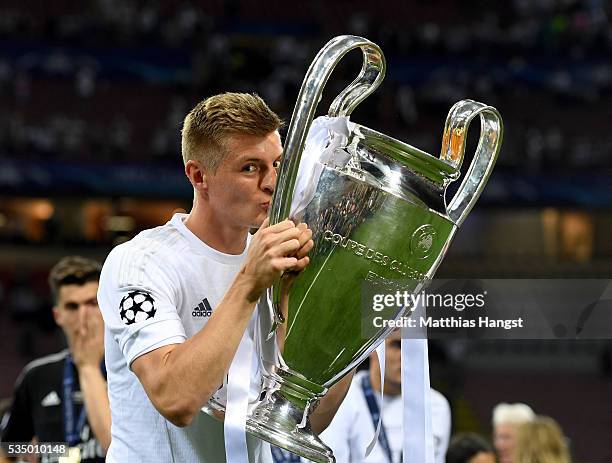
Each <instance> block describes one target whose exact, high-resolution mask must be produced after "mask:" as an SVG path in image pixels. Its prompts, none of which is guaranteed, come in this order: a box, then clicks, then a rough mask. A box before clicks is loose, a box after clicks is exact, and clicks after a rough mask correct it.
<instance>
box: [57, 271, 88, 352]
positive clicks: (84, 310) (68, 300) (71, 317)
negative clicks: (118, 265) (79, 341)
mask: <svg viewBox="0 0 612 463" xmlns="http://www.w3.org/2000/svg"><path fill="white" fill-rule="evenodd" d="M97 292H98V282H97V281H89V282H87V283H85V284H84V285H63V286H60V287H59V291H58V295H57V303H56V304H55V307H53V317H54V318H55V323H57V324H58V325H59V326H60V327H61V328H62V330H63V331H64V333H65V335H66V338H67V339H68V344H69V345H70V344H71V343H72V340H73V339H74V336H75V333H76V332H77V331H78V330H79V328H80V326H81V323H84V321H85V320H86V318H87V317H88V316H91V315H92V314H93V315H95V316H98V315H99V312H100V309H99V308H98V299H97ZM94 311H95V312H94Z"/></svg>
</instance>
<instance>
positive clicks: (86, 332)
mask: <svg viewBox="0 0 612 463" xmlns="http://www.w3.org/2000/svg"><path fill="white" fill-rule="evenodd" d="M70 350H71V352H72V359H73V361H74V364H75V365H76V367H77V369H78V370H80V369H81V368H82V367H84V366H94V367H95V368H97V369H99V368H100V362H101V361H102V359H103V358H104V320H103V319H102V314H101V313H100V310H99V309H98V308H97V307H96V308H88V307H85V308H82V309H81V314H80V320H79V328H78V329H77V331H76V332H75V333H74V334H73V336H72V342H71V345H70Z"/></svg>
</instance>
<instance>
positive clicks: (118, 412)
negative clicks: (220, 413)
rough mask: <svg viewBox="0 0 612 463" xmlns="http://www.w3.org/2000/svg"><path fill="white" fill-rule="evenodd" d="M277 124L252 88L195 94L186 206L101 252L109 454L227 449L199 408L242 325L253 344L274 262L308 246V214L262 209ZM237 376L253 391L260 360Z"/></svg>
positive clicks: (275, 159) (127, 456)
mask: <svg viewBox="0 0 612 463" xmlns="http://www.w3.org/2000/svg"><path fill="white" fill-rule="evenodd" d="M280 125H281V121H280V119H279V118H278V116H277V115H276V114H275V113H273V112H272V111H271V110H270V109H269V108H268V106H267V105H266V104H265V103H264V101H263V100H262V99H261V98H259V97H257V96H255V95H250V94H240V93H225V94H221V95H216V96H212V97H210V98H207V99H206V100H204V101H202V102H200V103H198V104H197V105H196V106H195V108H193V110H192V111H191V112H190V113H189V114H188V115H187V117H186V118H185V121H184V125H183V130H182V155H183V161H184V165H185V174H186V176H187V177H188V179H189V181H190V183H191V185H192V187H193V192H194V199H193V207H192V210H191V212H190V213H189V214H188V215H185V214H176V215H174V217H173V218H172V219H171V220H170V221H169V222H168V223H167V224H165V225H163V226H160V227H157V228H154V229H151V230H147V231H144V232H142V233H140V234H139V235H138V236H136V237H135V238H134V239H132V240H131V241H129V242H127V243H124V244H122V245H120V246H118V247H116V248H115V249H114V250H113V251H112V252H111V253H110V255H109V256H108V258H107V260H106V262H105V264H104V268H103V270H102V276H101V282H100V290H99V293H98V296H99V299H100V306H101V309H102V313H103V316H104V321H105V326H106V341H105V342H106V365H107V369H108V381H109V396H110V405H111V412H112V418H113V429H112V443H111V447H110V450H109V452H108V456H107V461H108V462H111V463H113V462H125V461H129V462H130V463H138V462H147V463H148V462H150V461H172V462H175V463H179V462H195V461H199V462H210V463H220V462H223V461H225V446H224V428H223V423H221V422H219V421H217V420H215V419H213V418H211V417H209V416H208V415H206V414H204V413H203V412H201V411H200V409H201V408H202V406H203V405H204V404H206V402H207V401H208V400H209V399H210V398H211V397H212V396H213V395H214V397H215V398H216V399H217V400H219V401H221V402H223V401H224V400H225V396H226V391H227V387H226V386H225V385H224V383H225V381H226V375H227V373H228V370H229V368H230V365H231V363H232V361H233V359H234V356H235V354H236V352H237V349H238V347H239V345H241V344H240V343H241V339H242V338H243V335H244V334H245V332H246V333H247V336H245V340H246V341H244V342H246V343H247V348H248V352H249V353H250V352H252V350H253V349H254V346H253V336H254V334H253V333H254V330H255V326H254V323H255V321H254V316H255V312H256V311H255V309H256V304H257V301H258V299H259V298H260V297H261V296H262V294H263V293H264V291H265V290H266V289H267V288H268V287H269V286H270V285H271V284H272V283H273V282H274V281H275V280H276V279H277V278H279V277H280V276H281V274H282V273H283V272H299V271H301V270H303V269H304V268H305V267H306V265H308V262H309V260H308V256H307V253H308V252H309V251H310V249H311V248H312V247H313V242H312V240H311V236H312V233H311V231H310V230H309V229H308V227H307V226H306V225H304V224H300V225H297V226H296V225H295V224H294V223H293V222H292V221H290V220H285V221H283V222H280V223H278V224H275V225H272V226H270V225H269V224H268V221H267V218H266V217H267V214H268V208H269V206H270V201H271V198H272V193H273V191H274V186H275V184H276V175H277V169H278V167H279V164H280V159H281V153H282V146H281V140H280V136H279V133H278V128H279V127H280ZM257 227H259V230H258V231H257V233H255V234H254V235H253V236H250V234H249V229H251V228H257ZM242 359H243V357H242ZM253 359H254V360H255V362H253V363H254V364H258V362H257V361H256V360H257V359H256V356H253ZM238 360H241V359H238ZM253 368H254V369H255V368H257V365H254V366H253ZM244 380H246V381H249V380H250V382H251V394H250V396H249V397H250V400H251V402H253V401H254V400H256V398H257V395H258V394H259V391H260V376H259V372H258V371H255V370H254V371H253V374H252V375H251V377H250V378H244ZM229 381H230V382H231V381H232V378H230V379H229ZM349 382H350V377H349V378H348V379H347V380H344V381H342V382H341V383H338V385H336V387H334V388H332V390H331V391H330V392H329V393H328V395H327V396H326V397H325V398H324V399H323V400H322V401H321V403H320V404H319V406H318V407H317V409H316V411H315V412H314V413H313V414H312V415H311V422H312V426H313V428H314V430H315V431H321V430H322V429H323V428H324V427H325V426H326V425H327V424H328V423H329V421H330V420H331V418H332V417H333V414H334V413H335V410H336V408H337V407H338V405H339V403H340V402H341V400H342V398H343V397H344V393H345V391H346V388H347V387H348V383H349ZM220 385H223V386H222V387H220ZM247 447H248V452H249V460H250V461H251V462H269V461H271V455H270V450H269V446H268V445H267V444H263V443H262V442H261V441H259V440H258V439H256V438H254V437H252V436H247Z"/></svg>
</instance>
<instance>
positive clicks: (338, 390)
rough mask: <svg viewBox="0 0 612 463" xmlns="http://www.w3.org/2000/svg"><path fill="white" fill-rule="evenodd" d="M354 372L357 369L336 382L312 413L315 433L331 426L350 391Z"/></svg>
mask: <svg viewBox="0 0 612 463" xmlns="http://www.w3.org/2000/svg"><path fill="white" fill-rule="evenodd" d="M354 374H355V370H352V371H351V372H349V373H348V374H347V375H346V376H345V377H344V378H342V379H341V380H340V381H338V382H337V383H336V384H334V385H333V386H332V387H331V388H330V389H329V391H328V392H327V394H325V396H324V397H323V398H322V399H321V400H320V402H319V404H318V405H317V408H315V410H314V412H313V413H312V415H310V424H311V426H312V429H313V431H314V432H315V433H317V434H320V433H322V432H323V431H325V428H327V426H329V423H331V421H332V419H333V418H334V416H335V415H336V412H337V411H338V408H339V407H340V405H341V404H342V401H343V400H344V397H345V396H346V393H347V392H348V389H349V387H350V385H351V381H352V380H353V376H354Z"/></svg>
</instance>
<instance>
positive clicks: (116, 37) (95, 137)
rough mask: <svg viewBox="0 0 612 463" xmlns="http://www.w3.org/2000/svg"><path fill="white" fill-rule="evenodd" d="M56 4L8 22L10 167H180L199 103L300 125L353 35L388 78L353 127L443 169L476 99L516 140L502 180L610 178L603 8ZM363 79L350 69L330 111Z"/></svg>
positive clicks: (3, 135) (2, 90)
mask: <svg viewBox="0 0 612 463" xmlns="http://www.w3.org/2000/svg"><path fill="white" fill-rule="evenodd" d="M47 3H49V4H45V5H41V4H39V3H37V4H36V5H35V6H34V5H32V8H30V7H28V2H25V3H24V2H4V4H3V6H2V7H0V39H1V42H0V104H1V105H2V107H3V112H2V114H1V115H0V156H2V157H8V158H12V157H14V158H19V159H23V158H34V159H42V160H51V161H55V160H57V159H59V160H66V159H68V160H79V161H87V160H90V161H91V160H95V161H110V162H116V161H124V160H134V161H137V160H142V159H146V160H154V161H159V162H164V161H171V162H174V161H176V160H177V153H178V149H179V134H178V132H179V130H180V125H181V122H182V117H183V116H184V114H185V111H186V108H188V107H190V106H191V105H192V103H193V102H194V101H197V100H198V99H201V98H202V97H204V96H206V95H209V94H212V93H216V92H218V91H223V90H242V91H245V90H246V91H256V92H258V93H260V94H261V95H262V96H263V97H264V98H265V99H266V101H268V102H269V103H270V105H271V106H272V107H273V108H275V109H276V110H277V111H278V112H280V113H281V114H282V115H284V116H285V118H286V119H289V118H290V115H291V111H292V108H293V105H294V102H295V99H296V96H297V92H298V89H299V86H300V85H301V81H302V78H303V76H304V74H305V71H306V69H307V67H308V65H309V63H310V61H311V60H312V58H313V57H314V55H315V54H316V52H317V51H318V49H320V48H321V47H322V46H323V44H324V43H325V42H326V41H327V40H328V39H330V38H331V37H333V36H335V35H339V34H342V33H352V34H358V35H363V36H365V37H367V38H369V39H371V40H373V41H374V42H376V43H378V44H379V45H380V46H381V48H382V49H383V51H384V53H385V55H386V57H387V60H388V64H389V66H388V73H387V80H386V82H384V83H383V86H382V87H381V89H380V90H379V92H377V94H375V95H374V96H372V97H371V98H370V99H369V100H368V101H366V102H365V103H364V104H363V105H362V106H363V108H360V109H358V110H357V112H356V115H355V119H356V120H359V121H364V122H365V123H366V125H370V126H372V127H373V128H376V129H378V130H380V131H383V132H386V133H389V134H391V135H393V136H396V137H397V138H400V139H402V140H404V141H408V142H409V143H411V144H413V145H416V146H418V147H421V148H423V149H425V150H426V151H428V152H430V153H433V154H436V153H437V152H438V150H439V143H440V137H441V131H442V125H443V121H444V117H445V115H446V111H447V110H448V109H449V108H450V106H451V105H452V104H453V103H454V102H455V101H457V100H459V99H463V98H467V97H469V98H473V99H477V100H480V101H484V102H487V103H490V104H493V105H495V106H496V107H498V109H500V111H501V112H502V115H503V117H504V119H505V121H506V124H507V128H508V130H509V131H511V133H512V136H511V137H507V138H506V141H505V145H504V153H505V155H504V157H503V159H501V160H500V163H501V164H502V165H506V166H519V167H520V168H528V169H530V170H532V171H535V172H538V169H541V168H548V169H550V168H551V167H552V168H558V169H565V168H573V167H580V168H588V167H602V166H607V165H608V159H609V155H610V151H611V150H612V138H610V135H609V133H608V132H607V131H605V123H606V121H605V120H604V119H605V118H604V116H603V115H604V111H605V108H607V107H609V102H610V98H611V97H612V92H611V89H612V64H610V62H609V60H607V59H606V56H608V55H609V53H610V51H612V26H611V24H610V19H609V14H610V13H611V11H610V5H609V4H607V3H606V2H603V1H601V0H588V1H587V0H564V1H553V0H550V1H535V0H514V1H512V2H504V3H503V4H497V3H495V4H492V3H489V2H484V1H475V2H469V4H463V5H461V7H460V6H459V5H458V4H456V3H455V2H450V1H444V0H440V1H434V2H427V4H423V3H422V2H418V4H416V3H417V2H414V3H415V4H414V5H412V4H404V2H399V1H395V2H386V3H385V8H382V9H381V8H378V7H377V6H376V5H375V4H372V3H371V2H365V1H359V2H348V1H341V2H333V4H331V5H330V4H327V3H326V2H322V1H315V2H308V4H307V5H304V6H303V9H302V8H294V9H292V8H287V7H286V6H285V5H284V4H283V2H280V1H274V2H266V5H259V3H258V2H254V1H250V0H242V1H238V0H234V1H221V0H219V1H214V2H206V3H205V4H204V3H198V2H190V1H179V0H174V1H171V2H161V1H135V0H132V1H114V0H95V1H94V0H92V1H90V2H87V4H88V5H87V8H85V7H84V6H83V5H80V4H79V6H78V7H75V6H74V5H71V3H70V2H63V1H60V2H47ZM349 62H350V60H349ZM353 62H354V63H356V65H357V66H358V60H357V56H355V59H354V60H353ZM355 68H356V66H355V67H352V68H351V67H350V66H348V67H347V66H341V67H340V68H339V70H338V78H334V79H333V80H332V82H331V83H330V89H329V91H328V92H327V93H326V98H327V99H324V104H325V102H326V101H327V102H328V101H329V99H330V98H331V97H333V96H335V95H336V94H337V92H338V91H339V90H340V89H341V88H342V86H343V84H344V83H346V81H347V80H348V79H351V78H352V77H353V75H354V74H355ZM343 79H344V80H343ZM334 92H335V93H334ZM325 108H326V106H324V105H322V106H321V107H320V108H319V111H320V112H321V111H324V110H325ZM536 108H537V110H535V109H536ZM576 120H580V121H581V124H576Z"/></svg>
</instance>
